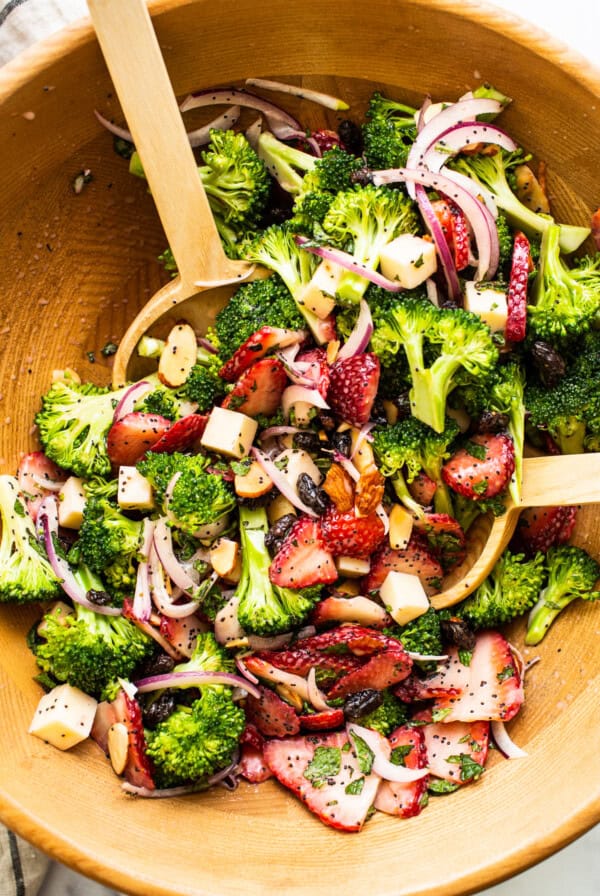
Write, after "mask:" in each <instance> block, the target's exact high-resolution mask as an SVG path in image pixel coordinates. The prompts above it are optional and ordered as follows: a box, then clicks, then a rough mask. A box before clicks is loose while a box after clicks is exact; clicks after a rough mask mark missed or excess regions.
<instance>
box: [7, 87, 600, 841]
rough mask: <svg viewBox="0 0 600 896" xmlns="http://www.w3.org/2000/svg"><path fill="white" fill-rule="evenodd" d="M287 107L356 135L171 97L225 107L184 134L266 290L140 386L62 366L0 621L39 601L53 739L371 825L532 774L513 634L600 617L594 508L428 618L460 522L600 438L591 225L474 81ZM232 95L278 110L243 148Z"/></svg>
mask: <svg viewBox="0 0 600 896" xmlns="http://www.w3.org/2000/svg"><path fill="white" fill-rule="evenodd" d="M247 86H248V87H253V88H255V89H258V90H259V92H261V91H262V93H263V94H264V93H266V94H267V95H268V94H269V92H270V91H272V90H278V91H281V92H283V93H285V92H286V91H287V92H288V93H289V92H291V93H298V89H297V88H293V87H290V86H289V85H282V84H279V83H277V82H275V83H273V82H264V81H256V80H255V81H253V82H251V83H250V84H248V85H247ZM300 93H301V94H302V96H303V97H304V99H306V100H308V101H314V102H316V103H321V104H322V105H325V106H329V107H330V108H333V109H336V110H338V118H339V127H338V129H337V130H336V131H333V130H318V131H316V132H311V133H307V132H306V131H305V130H304V129H303V128H302V126H301V124H300V123H299V122H298V121H296V120H295V119H294V118H293V117H292V116H291V115H289V114H288V113H287V112H285V111H283V110H282V109H281V108H280V107H279V106H278V105H275V104H274V103H272V102H270V101H269V100H268V99H265V97H264V95H262V96H258V95H256V94H254V93H251V92H249V91H248V90H247V89H234V88H232V89H227V90H224V89H223V90H222V89H219V90H213V91H209V92H202V93H199V94H196V95H193V96H191V97H189V98H188V99H187V100H186V101H185V103H184V105H183V107H182V109H183V111H186V110H187V109H191V108H195V107H199V106H206V105H218V106H219V107H221V106H225V107H226V113H225V114H224V115H222V116H221V117H220V118H219V119H216V120H215V121H213V122H211V124H210V126H208V127H205V128H202V129H200V130H196V131H194V132H193V133H191V134H190V139H191V141H192V143H193V145H195V146H199V147H200V149H199V156H200V159H199V175H200V177H201V178H202V181H203V183H204V186H205V188H206V191H207V194H208V197H209V201H210V205H211V208H212V211H213V213H214V217H215V221H216V223H217V227H218V229H219V233H220V235H221V238H222V240H223V245H224V247H225V250H226V252H227V253H228V254H229V255H231V256H232V257H237V258H243V259H246V260H249V261H251V262H253V263H255V264H256V266H257V267H256V277H257V279H254V280H252V282H247V283H244V284H243V285H241V286H239V287H237V288H236V290H235V292H234V294H233V295H232V297H231V299H230V301H229V302H228V304H227V305H226V306H225V307H224V308H223V309H222V310H221V311H220V312H219V313H218V315H217V318H216V322H215V325H214V327H213V328H212V329H211V330H209V332H208V333H207V334H206V335H205V336H199V335H198V334H197V333H196V332H195V331H194V329H193V328H192V327H191V326H190V324H189V323H187V322H186V321H181V322H179V323H178V324H177V325H176V326H175V327H173V329H172V331H171V332H170V333H169V334H168V336H167V338H166V339H164V340H161V339H157V338H150V337H148V336H145V337H143V338H142V340H141V342H140V344H139V347H138V351H139V354H140V355H141V356H143V357H145V358H147V359H155V362H154V367H155V369H154V371H153V372H152V373H149V375H148V376H146V377H144V379H143V380H141V381H139V382H135V383H126V384H123V386H122V387H121V388H118V389H110V388H109V387H107V386H98V385H94V384H91V383H82V382H81V381H80V379H79V377H78V376H77V374H76V373H75V372H74V371H72V370H65V371H61V372H60V373H59V374H56V375H55V377H54V380H53V382H52V383H51V385H49V388H48V391H47V392H46V394H44V395H43V396H42V398H41V406H40V409H39V411H38V413H37V415H36V418H35V424H36V427H37V433H38V435H39V441H40V445H41V450H39V451H36V452H33V453H31V454H28V455H26V456H25V457H23V458H22V460H21V461H20V463H19V467H18V471H17V473H16V476H10V475H3V476H0V512H1V518H2V534H1V540H0V600H2V601H12V602H16V603H25V602H31V601H34V602H40V607H41V609H40V617H39V621H38V622H37V623H36V625H35V626H34V628H33V629H32V630H31V632H30V634H29V639H28V643H29V647H30V648H31V651H32V655H33V657H34V659H35V663H36V664H37V676H36V678H37V681H39V683H40V685H41V687H42V688H43V689H44V692H45V693H44V695H43V696H42V698H41V700H40V704H39V707H38V709H37V710H36V712H35V715H34V718H33V720H32V723H31V728H30V732H31V733H32V734H33V735H36V736H37V737H40V738H42V739H43V740H45V741H47V742H49V743H50V744H52V745H53V746H55V747H58V748H59V749H68V748H70V747H72V746H74V745H75V744H78V743H80V742H81V741H82V740H85V739H86V738H87V737H88V736H91V737H92V738H93V739H94V740H95V741H96V742H97V743H98V744H99V746H100V747H101V748H102V750H104V751H105V752H106V754H107V756H108V757H109V758H110V762H111V763H112V766H113V768H114V771H115V773H116V774H117V775H118V776H120V777H121V778H122V787H123V789H124V790H125V791H127V792H128V793H130V794H135V795H138V796H141V797H169V796H173V795H179V794H183V793H191V792H196V791H200V790H205V789H207V788H209V787H213V786H217V785H220V786H225V787H227V788H234V787H235V786H237V784H238V783H239V781H240V780H241V779H243V780H245V781H249V782H252V783H257V782H263V781H265V780H266V779H268V778H271V777H274V778H275V779H276V780H277V781H278V782H279V783H280V784H281V785H283V786H284V787H286V788H288V789H289V790H291V791H292V792H293V793H294V794H296V796H297V797H299V798H300V799H301V800H302V801H303V803H304V804H305V806H306V807H307V809H308V810H310V811H311V812H313V813H314V814H315V815H316V816H317V817H318V818H319V819H320V820H321V821H323V822H324V823H325V824H328V825H331V826H332V827H334V828H337V829H339V830H342V831H359V830H360V829H361V828H362V826H363V825H364V823H365V821H366V820H367V819H368V818H369V817H370V816H371V815H372V814H373V812H374V811H379V812H384V813H387V814H389V815H395V816H399V817H402V818H407V817H410V816H414V815H417V814H419V813H420V812H421V811H422V810H423V809H424V808H425V806H426V805H427V803H428V801H429V800H430V798H432V797H433V796H438V795H443V794H448V793H452V792H453V791H455V790H457V789H459V788H461V787H465V786H472V785H473V783H474V782H476V781H478V780H479V779H480V778H481V777H482V775H484V772H485V768H486V761H487V759H488V755H489V752H490V749H491V748H492V747H496V748H497V749H498V750H500V751H501V752H502V753H504V754H505V755H506V756H507V757H508V758H511V759H513V758H514V759H516V758H517V757H518V756H520V755H523V751H522V750H521V749H520V748H519V747H518V746H517V745H516V744H515V743H513V741H512V740H511V738H510V737H509V735H508V733H507V731H506V729H505V727H504V726H505V723H506V722H509V721H510V720H511V719H512V718H514V717H515V716H516V714H517V713H518V712H519V710H520V708H521V706H522V705H523V700H524V687H523V683H524V676H525V672H526V667H525V664H524V662H523V660H522V658H521V655H520V653H519V651H518V650H517V649H516V648H515V647H514V646H513V645H512V644H511V643H509V641H508V640H507V637H506V635H505V634H503V631H502V627H503V626H504V625H505V624H506V623H508V622H510V621H512V620H513V619H516V618H518V617H524V630H525V644H527V645H537V644H539V642H540V641H541V640H542V639H543V638H544V636H545V635H546V632H547V631H548V629H549V627H550V626H551V625H553V624H554V621H555V619H556V617H557V616H558V615H559V614H560V613H562V611H563V609H564V608H565V607H567V605H569V604H570V603H571V602H573V601H576V600H580V599H582V600H594V599H597V598H598V597H599V596H600V595H599V593H598V592H597V591H596V590H595V583H596V580H597V578H598V576H599V574H600V564H599V563H598V562H597V560H596V559H595V558H593V557H591V556H590V555H589V554H588V553H587V552H586V551H585V550H583V549H582V548H580V547H576V546H574V545H572V544H570V543H569V539H570V537H571V534H572V532H573V528H574V525H575V520H576V514H577V508H575V507H547V508H544V509H539V508H533V509H529V510H526V511H524V512H523V514H522V515H521V518H520V522H519V525H518V528H517V531H516V533H515V536H514V537H513V540H512V542H511V544H510V546H509V548H508V550H507V551H506V552H505V553H504V554H503V556H502V557H501V559H500V561H499V563H498V564H497V566H496V568H495V569H494V571H493V572H492V574H491V575H490V576H489V578H488V579H487V580H486V581H485V582H484V583H483V584H482V585H481V586H480V587H479V588H477V590H476V591H475V592H474V593H473V594H471V595H470V596H469V597H467V598H466V599H464V600H463V601H462V603H460V604H458V605H456V606H454V607H452V608H446V609H436V594H439V593H440V591H441V590H442V582H443V580H444V577H445V576H446V575H447V574H448V573H450V572H451V571H452V570H455V569H456V568H457V567H458V566H459V565H460V564H461V562H462V560H463V559H464V557H465V551H466V543H467V539H468V537H469V529H470V527H471V526H472V525H473V524H474V522H475V521H476V520H477V519H478V518H479V517H480V516H481V515H482V514H495V515H498V514H502V513H503V512H504V509H505V506H506V502H507V501H508V500H510V499H511V498H512V499H518V496H519V490H520V486H521V471H522V458H523V453H524V451H525V450H526V446H527V450H529V451H538V452H542V453H581V452H585V451H595V450H598V449H599V448H600V387H599V383H600V333H599V331H598V329H597V321H598V319H599V313H600V254H590V253H589V249H588V244H586V240H587V239H588V237H590V235H594V234H596V233H597V230H598V228H597V227H595V224H597V223H598V222H594V221H592V222H589V223H590V224H591V226H590V227H588V226H586V224H587V223H588V222H584V223H583V224H582V225H581V226H577V225H571V224H563V223H560V222H558V221H556V220H555V219H554V218H553V216H552V211H551V207H550V203H549V200H548V193H547V189H546V177H545V167H544V165H543V163H542V162H538V163H537V164H535V163H533V162H532V160H531V157H530V156H529V155H528V154H527V152H526V150H525V149H524V148H522V147H520V146H518V145H517V144H516V143H515V141H514V140H513V139H512V137H511V136H510V135H509V134H507V133H506V132H505V131H504V130H502V129H501V128H500V127H498V125H497V121H498V120H500V121H501V119H502V112H503V110H504V108H505V107H506V105H507V104H508V103H509V102H510V100H509V99H508V98H507V97H505V96H503V95H502V94H500V93H499V92H498V91H497V90H495V89H493V88H491V87H489V86H488V85H484V86H482V87H480V88H478V89H477V90H474V91H473V92H471V93H469V94H466V95H465V96H463V97H461V98H460V99H459V100H457V101H455V102H445V103H434V102H432V101H431V100H430V99H426V100H425V101H424V102H423V104H422V105H421V107H420V108H419V109H414V108H411V107H410V106H407V105H405V104H403V103H401V102H399V101H398V100H396V99H393V98H391V97H387V96H383V95H381V94H380V93H376V94H374V95H373V97H372V99H371V101H370V104H369V106H368V109H367V110H366V115H365V117H364V120H359V119H358V118H353V117H352V116H353V110H348V107H347V105H346V104H345V103H344V102H343V101H341V100H338V99H336V98H335V97H330V96H326V95H323V94H317V93H314V92H310V91H309V92H306V91H301V92H300ZM299 95H300V94H299ZM241 106H246V107H247V106H249V107H250V108H252V109H254V110H257V111H258V112H259V113H260V118H259V119H258V121H257V122H256V123H254V124H252V125H251V126H250V127H249V128H248V129H247V130H245V131H242V130H239V129H237V127H236V123H237V121H238V116H239V113H240V107H241ZM105 123H106V124H107V126H108V127H109V128H110V129H111V130H113V131H114V132H116V148H117V149H118V151H119V152H120V153H121V154H122V155H124V156H126V157H127V158H129V164H130V168H131V171H132V173H133V174H135V175H137V176H141V177H143V176H144V171H143V160H142V159H140V158H139V156H138V155H137V153H136V152H135V150H134V147H133V145H132V144H131V142H130V140H129V135H128V133H127V132H126V131H124V130H122V129H120V128H115V126H114V125H112V124H111V123H110V122H105ZM591 243H592V240H591V239H590V240H589V244H590V245H591ZM584 244H585V245H584ZM586 252H587V254H586ZM162 261H163V263H164V264H165V265H166V266H167V268H168V269H169V270H171V271H173V272H175V271H176V259H174V258H173V257H172V255H171V254H170V252H169V251H168V250H167V251H166V252H165V253H164V255H163V256H162ZM259 271H260V276H258V272H259ZM112 348H113V349H114V348H115V347H114V346H113V347H112ZM148 364H149V365H151V361H148ZM149 369H150V368H149ZM569 612H571V611H569Z"/></svg>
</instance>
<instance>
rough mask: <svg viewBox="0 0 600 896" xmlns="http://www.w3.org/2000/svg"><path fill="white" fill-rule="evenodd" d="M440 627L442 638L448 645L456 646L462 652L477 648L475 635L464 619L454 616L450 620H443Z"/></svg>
mask: <svg viewBox="0 0 600 896" xmlns="http://www.w3.org/2000/svg"><path fill="white" fill-rule="evenodd" d="M440 626H441V630H442V638H443V639H444V641H445V642H446V643H447V644H454V645H455V646H456V647H458V648H459V649H460V650H473V648H474V647H475V634H474V633H473V632H472V631H471V629H470V628H469V626H468V625H467V623H466V622H465V621H464V619H459V618H458V617H457V616H452V617H451V618H450V619H442V621H441V622H440Z"/></svg>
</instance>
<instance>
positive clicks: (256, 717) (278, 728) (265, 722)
mask: <svg viewBox="0 0 600 896" xmlns="http://www.w3.org/2000/svg"><path fill="white" fill-rule="evenodd" d="M248 668H249V667H248ZM259 687H260V699H259V698H257V697H254V696H253V695H252V694H249V695H248V697H247V698H246V718H247V719H248V721H249V722H251V723H252V724H253V725H255V726H256V728H257V729H258V730H259V731H260V733H261V734H265V735H267V737H285V736H286V735H287V734H298V732H299V731H300V721H299V719H298V716H297V714H296V712H295V711H294V709H293V708H292V707H291V706H290V704H289V703H286V702H285V700H282V699H281V697H279V695H278V694H276V693H275V691H272V690H271V689H270V688H265V687H263V686H262V685H260V686H259Z"/></svg>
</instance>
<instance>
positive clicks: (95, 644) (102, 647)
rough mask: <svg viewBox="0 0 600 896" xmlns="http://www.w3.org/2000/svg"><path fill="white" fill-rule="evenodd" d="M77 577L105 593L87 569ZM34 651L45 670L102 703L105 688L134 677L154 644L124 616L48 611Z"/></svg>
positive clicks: (84, 610) (79, 609) (76, 572)
mask: <svg viewBox="0 0 600 896" xmlns="http://www.w3.org/2000/svg"><path fill="white" fill-rule="evenodd" d="M73 574H74V575H75V578H76V579H77V580H78V582H79V583H80V584H81V585H82V586H83V587H84V588H85V589H86V591H90V590H94V591H102V590H103V587H104V586H103V584H102V582H101V581H100V579H99V578H98V577H97V576H95V575H94V574H93V573H92V572H91V571H90V570H88V569H86V568H85V567H79V568H77V569H74V570H73ZM38 631H40V634H41V637H42V639H43V640H42V641H41V643H39V644H38V645H37V647H36V650H35V655H36V661H37V664H38V666H39V667H40V669H42V670H43V671H44V672H47V673H49V674H50V675H52V676H53V677H54V678H55V679H57V681H66V682H68V683H69V684H70V685H72V686H73V687H76V688H80V689H81V690H82V691H85V692H86V693H87V694H91V695H92V696H93V697H96V698H99V697H100V696H101V695H102V693H103V690H104V688H105V687H106V685H108V684H109V683H110V682H112V681H114V680H115V679H117V678H126V679H127V678H129V677H130V676H131V674H132V673H133V671H134V669H135V668H136V666H137V665H138V664H139V663H141V662H142V661H143V660H144V659H146V658H147V657H149V656H150V654H151V653H152V651H153V649H154V647H153V645H154V641H153V640H152V638H150V637H149V636H148V635H146V634H145V633H144V632H142V631H141V629H139V628H138V627H137V626H136V625H135V624H134V623H133V622H130V621H129V620H128V619H126V618H125V617H124V616H108V615H105V614H101V613H96V612H94V610H90V609H88V608H87V607H82V606H81V605H80V604H76V605H75V611H74V612H73V613H71V614H64V615H63V614H61V615H58V614H56V613H52V612H48V613H46V615H45V616H44V618H43V619H42V623H41V626H40V628H39V629H38Z"/></svg>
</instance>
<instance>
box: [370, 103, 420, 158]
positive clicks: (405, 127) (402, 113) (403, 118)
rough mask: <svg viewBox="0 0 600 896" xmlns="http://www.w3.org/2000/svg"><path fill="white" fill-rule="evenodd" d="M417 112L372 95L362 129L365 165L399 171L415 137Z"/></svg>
mask: <svg viewBox="0 0 600 896" xmlns="http://www.w3.org/2000/svg"><path fill="white" fill-rule="evenodd" d="M416 111H417V110H416V109H413V108H411V107H410V106H405V105H403V104H402V103H398V102H396V100H391V99H388V98H387V97H385V96H383V95H382V94H381V93H374V94H373V96H372V97H371V101H370V103H369V108H368V109H367V113H366V116H365V118H366V121H365V122H364V124H363V126H362V133H363V141H364V154H365V159H366V162H367V165H368V166H369V168H372V169H374V170H376V169H379V168H402V167H404V165H405V164H406V158H407V156H408V153H409V151H410V148H411V146H412V144H413V142H414V140H415V138H416V136H417V125H416V119H415V115H416Z"/></svg>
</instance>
